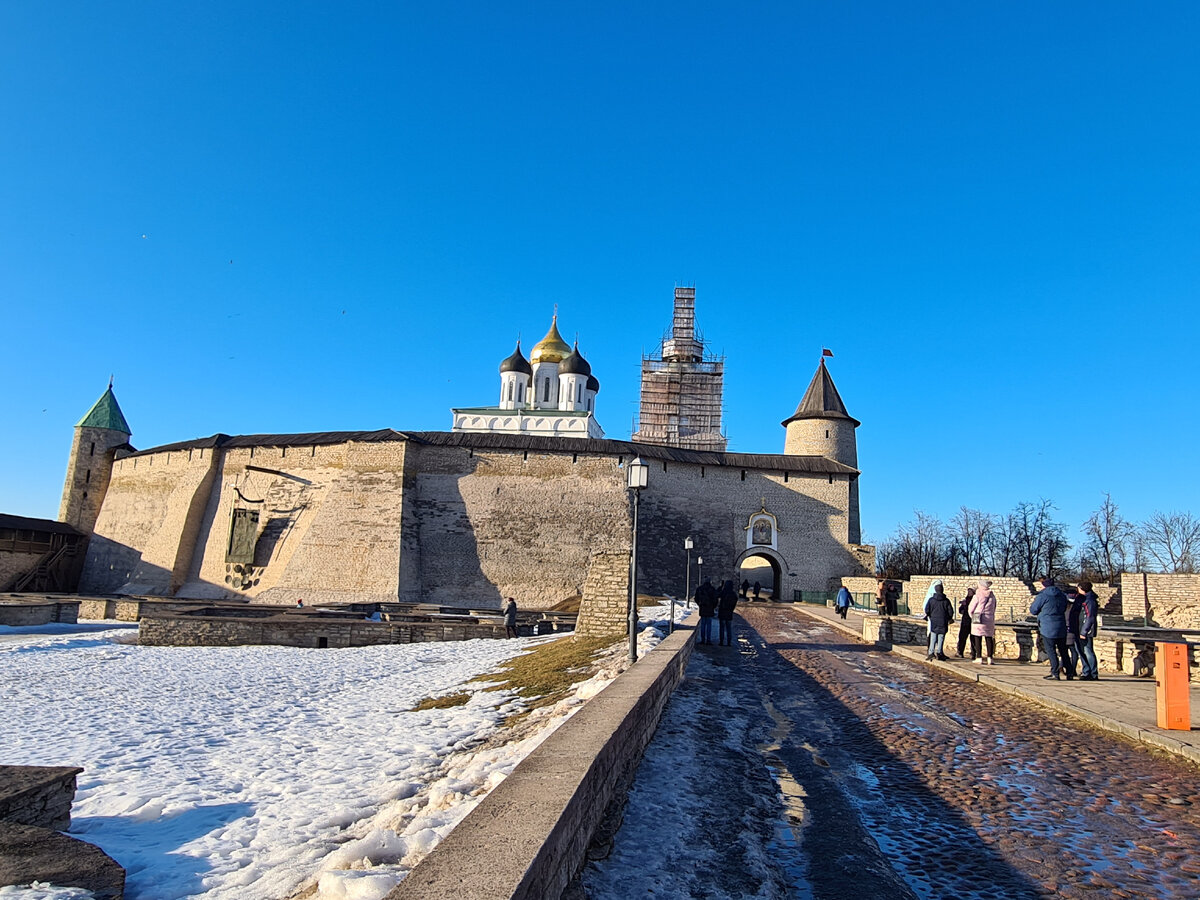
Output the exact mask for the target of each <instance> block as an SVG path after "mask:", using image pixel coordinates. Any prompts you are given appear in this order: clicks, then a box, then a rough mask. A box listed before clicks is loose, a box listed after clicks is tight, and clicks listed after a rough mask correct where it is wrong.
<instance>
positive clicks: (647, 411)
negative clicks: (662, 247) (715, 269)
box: [632, 287, 726, 452]
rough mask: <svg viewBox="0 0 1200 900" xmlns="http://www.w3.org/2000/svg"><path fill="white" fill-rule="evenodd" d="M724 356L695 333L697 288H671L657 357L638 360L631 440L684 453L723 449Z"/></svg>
mask: <svg viewBox="0 0 1200 900" xmlns="http://www.w3.org/2000/svg"><path fill="white" fill-rule="evenodd" d="M724 384H725V358H724V357H723V356H720V357H719V356H714V355H713V354H711V353H709V352H708V351H707V350H706V349H705V346H704V340H703V338H702V337H701V336H700V334H699V333H698V332H697V331H696V289H695V288H694V287H677V288H675V315H674V318H673V320H672V323H671V330H670V331H669V332H668V333H667V334H666V335H664V336H663V341H662V345H661V346H660V348H659V352H658V355H657V356H655V355H651V356H644V357H642V396H641V410H640V413H639V415H638V427H637V429H636V430H635V431H634V433H633V437H632V440H634V441H636V442H638V443H642V444H659V445H661V446H666V447H683V448H685V449H688V450H713V451H717V452H723V451H724V450H725V443H726V440H725V435H724V434H722V433H721V405H722V402H723V401H722V396H723V393H724Z"/></svg>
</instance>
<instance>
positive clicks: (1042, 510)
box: [1004, 499, 1071, 581]
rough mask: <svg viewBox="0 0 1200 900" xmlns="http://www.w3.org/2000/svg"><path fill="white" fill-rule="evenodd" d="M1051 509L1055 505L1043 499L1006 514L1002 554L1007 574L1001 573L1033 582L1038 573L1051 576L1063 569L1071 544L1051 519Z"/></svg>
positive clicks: (1061, 528) (1058, 523)
mask: <svg viewBox="0 0 1200 900" xmlns="http://www.w3.org/2000/svg"><path fill="white" fill-rule="evenodd" d="M1053 509H1054V504H1053V503H1051V502H1050V501H1049V500H1044V499H1043V500H1039V501H1038V502H1037V503H1030V502H1027V501H1025V502H1021V503H1018V504H1017V506H1016V508H1015V509H1014V510H1013V511H1012V512H1011V513H1009V514H1008V518H1007V519H1006V522H1005V525H1006V527H1005V533H1006V538H1007V544H1008V546H1007V547H1006V548H1005V551H1004V555H1005V558H1006V560H1007V562H1008V567H1007V568H1008V569H1009V571H1008V572H1006V573H1004V574H1010V575H1016V576H1018V577H1020V578H1024V579H1025V580H1026V581H1032V580H1033V579H1035V578H1037V577H1038V575H1039V574H1053V573H1054V572H1057V571H1060V570H1062V569H1063V568H1065V567H1066V565H1067V554H1068V553H1069V552H1070V549H1071V545H1070V543H1069V542H1068V541H1067V528H1066V526H1065V525H1063V524H1062V523H1061V522H1055V521H1054V520H1053V519H1052V518H1051V517H1050V513H1051V511H1052V510H1053Z"/></svg>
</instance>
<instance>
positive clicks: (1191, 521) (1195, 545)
mask: <svg viewBox="0 0 1200 900" xmlns="http://www.w3.org/2000/svg"><path fill="white" fill-rule="evenodd" d="M1138 536H1139V537H1140V538H1141V547H1142V549H1143V550H1144V552H1145V554H1146V557H1147V561H1149V562H1152V563H1154V564H1157V566H1158V568H1159V569H1161V570H1162V571H1163V572H1195V571H1196V568H1197V563H1200V519H1197V518H1196V517H1195V516H1193V515H1192V514H1191V513H1179V512H1173V513H1161V512H1156V513H1155V514H1154V515H1152V516H1151V517H1150V518H1149V519H1147V520H1146V521H1145V522H1144V523H1142V527H1141V528H1140V529H1139V534H1138Z"/></svg>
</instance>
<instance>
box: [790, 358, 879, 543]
mask: <svg viewBox="0 0 1200 900" xmlns="http://www.w3.org/2000/svg"><path fill="white" fill-rule="evenodd" d="M860 424H861V423H860V422H859V421H858V419H855V418H854V417H853V416H851V415H850V413H848V412H846V404H845V403H843V402H842V395H841V394H839V393H838V389H837V386H836V385H835V384H834V383H833V378H832V377H831V376H830V374H829V370H828V369H827V368H825V360H824V358H822V359H821V364H820V365H819V366H817V372H816V374H815V375H813V379H812V381H810V382H809V384H808V390H806V391H805V392H804V397H803V398H802V399H801V400H800V405H799V406H797V407H796V411H795V412H794V413H792V414H791V416H789V417H788V418H786V419H784V420H783V422H782V425H783V427H784V428H786V429H787V434H786V436H785V437H784V441H783V452H784V453H785V454H788V455H791V456H824V457H825V458H827V459H832V460H835V461H837V462H840V463H842V464H844V465H847V466H850V467H851V468H852V469H857V468H858V441H857V438H856V437H855V434H854V429H856V428H858V426H859V425H860ZM831 477H832V476H831ZM849 518H850V543H852V544H857V543H859V542H860V541H861V539H862V528H861V525H860V522H859V511H858V476H857V475H855V476H853V477H852V478H851V481H850V510H849Z"/></svg>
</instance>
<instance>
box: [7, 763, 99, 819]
mask: <svg viewBox="0 0 1200 900" xmlns="http://www.w3.org/2000/svg"><path fill="white" fill-rule="evenodd" d="M82 771H83V769H77V768H74V767H69V766H2V765H0V821H5V822H16V823H17V824H19V825H32V826H34V827H36V828H49V829H51V830H52V831H66V830H67V829H68V828H69V827H70V826H71V803H72V802H73V801H74V799H75V776H76V775H78V774H79V773H80V772H82Z"/></svg>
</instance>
